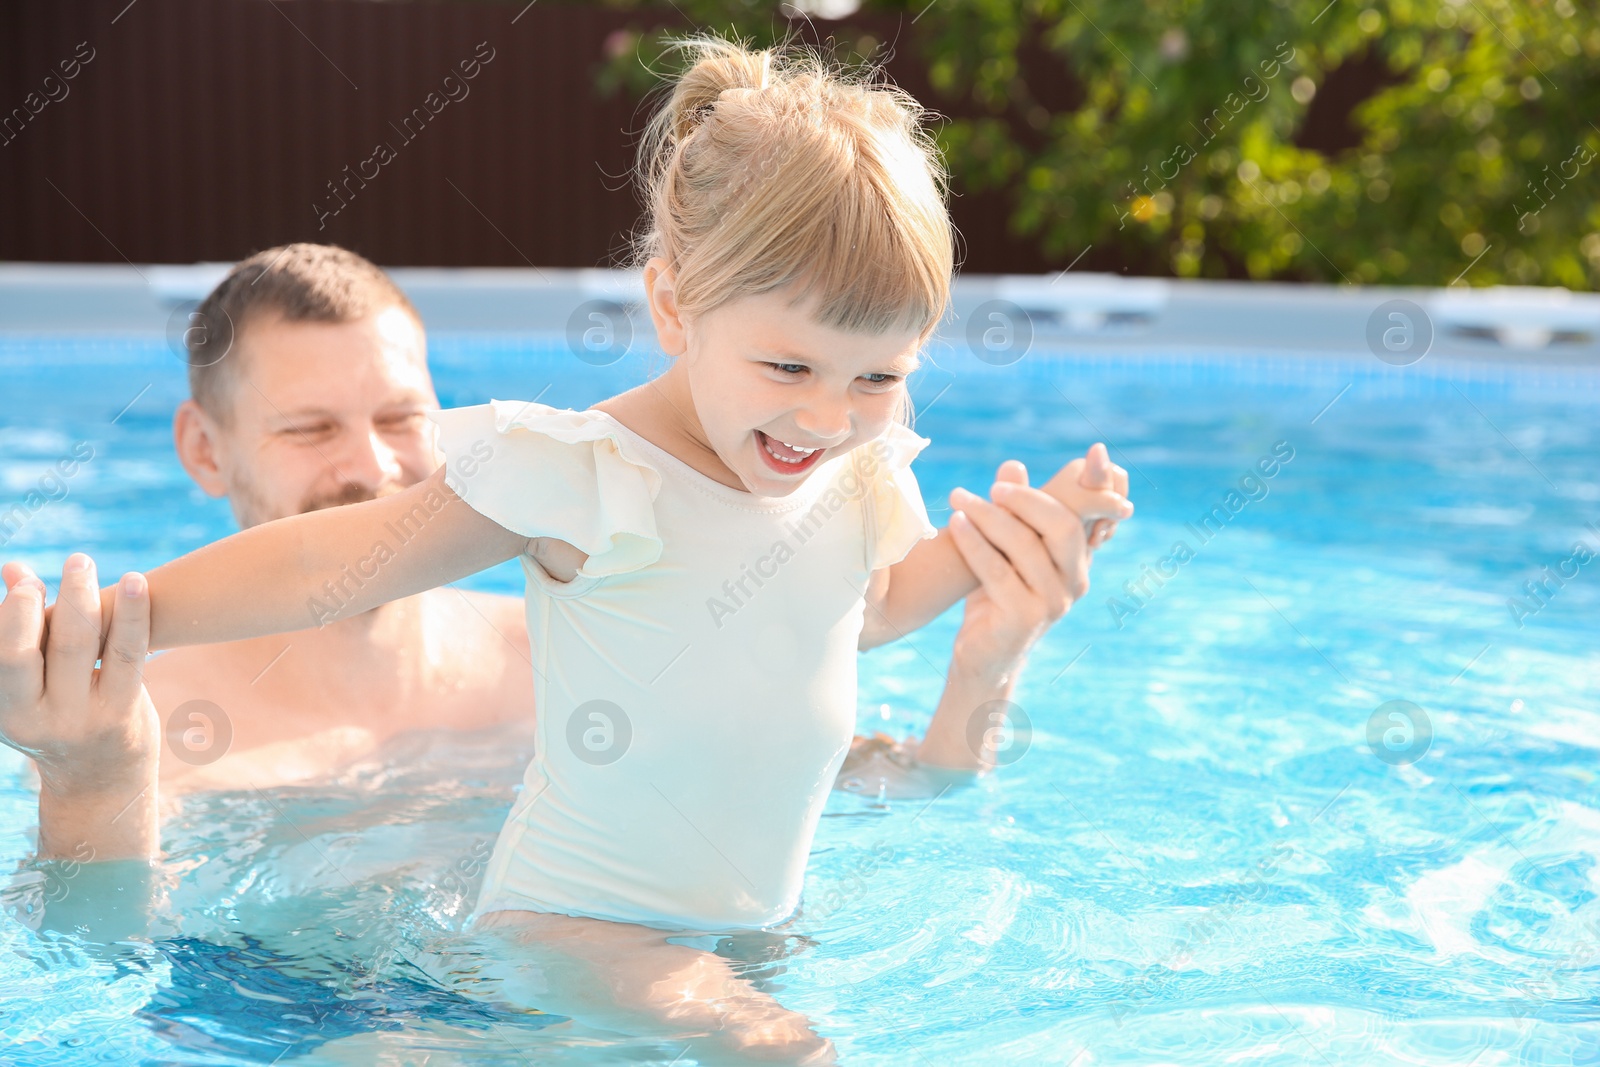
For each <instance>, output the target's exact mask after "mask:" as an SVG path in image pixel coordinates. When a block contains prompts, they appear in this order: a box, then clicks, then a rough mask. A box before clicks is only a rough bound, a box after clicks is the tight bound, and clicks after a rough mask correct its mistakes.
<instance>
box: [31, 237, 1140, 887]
mask: <svg viewBox="0 0 1600 1067" xmlns="http://www.w3.org/2000/svg"><path fill="white" fill-rule="evenodd" d="M198 315H199V320H198V322H197V323H196V327H197V328H196V329H195V330H192V331H191V334H190V343H191V359H190V363H191V369H190V386H191V391H192V394H193V396H192V398H191V399H190V400H187V401H185V402H184V403H183V404H182V405H180V407H179V409H178V411H177V413H176V415H175V418H174V440H175V443H176V445H177V450H178V454H179V458H180V460H181V461H182V462H183V464H184V467H185V469H186V470H187V471H188V472H189V474H190V475H191V477H193V478H194V479H195V481H196V482H197V483H198V484H199V485H200V487H201V488H202V489H203V490H205V491H206V492H207V493H208V494H210V495H212V496H227V497H228V499H229V501H230V503H231V504H232V507H233V510H234V514H235V516H236V518H237V519H238V521H239V524H240V525H241V526H242V527H248V526H253V525H256V524H259V523H263V522H267V521H270V520H272V519H275V518H278V517H281V516H285V515H290V514H295V513H299V512H305V511H311V510H315V509H318V508H323V507H332V506H338V505H342V504H349V503H355V502H358V501H362V500H368V499H372V498H374V497H378V496H385V495H389V494H391V493H395V492H398V491H400V490H401V489H404V488H406V487H407V486H410V485H414V484H416V483H417V482H419V481H422V480H423V479H425V478H426V477H427V476H428V475H429V474H430V473H431V472H432V471H433V470H434V469H436V467H437V463H438V455H437V453H436V451H435V449H434V443H433V435H432V432H431V423H429V422H428V420H427V419H425V418H424V416H423V413H424V412H425V411H428V410H431V409H434V408H437V407H438V400H437V397H436V396H435V393H434V390H433V384H432V380H431V377H430V375H429V373H428V367H427V361H426V343H425V339H424V333H423V326H422V322H421V320H420V317H419V316H418V315H417V313H416V311H415V309H414V308H413V307H412V306H411V304H410V302H409V301H408V300H407V299H406V297H405V295H404V294H403V293H402V292H401V291H400V290H399V288H398V287H397V286H395V285H394V283H393V282H392V281H391V280H390V279H389V278H388V277H387V276H386V275H385V274H384V273H383V272H382V271H381V270H380V269H379V268H377V267H376V266H375V265H373V264H371V263H369V262H368V261H366V260H364V259H362V258H361V257H359V256H356V255H354V254H353V253H350V252H348V251H345V250H343V249H339V248H333V247H329V246H320V245H308V244H299V245H290V246H287V247H285V248H279V249H269V250H267V251H265V252H262V253H259V254H257V255H255V256H252V257H250V258H249V259H247V260H245V261H243V262H242V263H240V264H239V265H238V266H236V267H235V268H234V270H233V271H232V272H231V273H230V274H229V276H228V277H227V278H226V279H225V280H224V281H223V282H222V283H221V284H220V285H219V286H218V287H217V289H216V290H215V291H214V292H213V293H212V294H211V295H210V296H209V297H207V299H206V301H205V302H204V303H203V304H202V305H201V308H200V309H199V312H198ZM219 349H220V350H221V351H220V352H219V351H218V350H219ZM1088 469H1089V472H1090V473H1089V477H1088V479H1086V484H1088V483H1089V482H1091V481H1093V480H1094V479H1096V478H1099V479H1101V480H1100V481H1098V482H1096V483H1095V484H1100V485H1103V486H1105V487H1107V488H1109V487H1111V486H1113V485H1115V486H1116V488H1117V489H1118V491H1119V492H1121V493H1125V492H1126V482H1125V481H1120V480H1119V479H1125V477H1126V475H1125V474H1123V473H1122V472H1121V471H1120V470H1119V469H1117V468H1115V467H1112V466H1111V465H1110V464H1109V461H1108V460H1107V459H1106V458H1105V455H1104V450H1103V449H1099V448H1097V449H1096V450H1092V451H1091V457H1090V460H1089V466H1088ZM1000 477H1001V478H1002V479H1004V480H1009V481H1021V482H1023V483H1024V484H1025V483H1026V472H1025V471H1023V470H1022V468H1021V465H1020V464H1018V463H1016V462H1015V461H1008V462H1007V464H1005V465H1003V466H1002V468H1001V472H1000ZM963 506H964V508H965V509H966V510H967V512H968V513H969V514H970V515H971V516H972V517H973V519H974V522H975V523H976V526H977V529H978V531H979V533H981V536H979V537H977V538H976V539H975V541H974V542H973V544H972V545H971V546H969V548H968V549H967V550H965V554H966V555H967V557H968V558H967V562H968V564H969V565H970V566H972V568H973V570H974V572H975V573H977V574H978V575H979V576H980V578H983V579H984V586H983V588H981V589H980V590H978V591H977V592H975V593H973V594H972V595H971V597H969V600H968V604H967V609H968V610H967V613H966V616H965V618H964V623H963V627H962V631H961V634H960V636H959V637H958V639H957V642H956V650H957V655H956V656H955V657H954V658H953V661H952V664H951V669H950V673H949V677H948V680H947V689H946V693H945V697H944V699H945V700H947V701H962V702H964V705H965V706H968V707H977V706H979V705H980V704H983V703H984V702H986V701H989V700H993V699H1003V698H1005V697H1008V696H1009V695H1010V693H1011V690H1012V688H1013V686H1014V685H1015V682H1016V677H1017V674H1018V672H1019V670H1020V667H1021V665H1022V661H1023V659H1024V657H1025V653H1026V651H1027V649H1028V648H1030V647H1031V646H1032V644H1033V643H1034V642H1035V641H1036V640H1037V639H1038V637H1039V636H1041V635H1042V634H1043V633H1044V631H1045V630H1046V629H1048V628H1049V626H1050V625H1051V624H1053V623H1054V622H1055V621H1056V620H1057V619H1059V618H1060V617H1061V615H1062V614H1064V613H1065V611H1066V610H1067V608H1068V607H1069V606H1070V604H1071V603H1072V601H1073V600H1076V599H1077V598H1078V597H1081V596H1082V595H1083V592H1084V591H1085V590H1086V588H1087V568H1088V558H1089V557H1088V551H1089V548H1090V547H1092V544H1098V543H1100V542H1101V541H1103V540H1104V537H1105V536H1106V535H1108V534H1109V530H1105V531H1103V532H1101V533H1100V534H1098V535H1097V536H1094V537H1093V538H1091V539H1090V542H1085V533H1084V530H1083V526H1082V523H1081V522H1080V521H1079V520H1078V518H1077V516H1075V515H1073V513H1072V512H1070V511H1068V510H1067V509H1065V508H1064V507H1062V506H1061V505H1059V504H1058V503H1056V502H1055V501H1054V500H1052V499H1051V498H1050V497H1048V496H1047V495H1045V494H1044V493H1042V492H1038V491H1034V492H1031V493H1029V494H1027V499H1026V500H1025V501H1022V502H1021V503H1020V505H1019V504H1008V507H1006V508H1002V507H1000V506H999V505H996V504H992V503H989V502H986V501H983V500H981V499H974V500H972V501H971V502H964V504H963ZM1010 509H1016V510H1017V511H1019V512H1021V517H1020V518H1019V517H1018V515H1017V514H1013V511H1012V510H1010ZM985 539H987V541H985ZM997 546H998V547H997ZM4 577H5V585H6V588H7V590H8V595H7V598H6V603H5V604H3V605H0V739H4V740H7V741H8V742H9V743H11V744H13V745H14V746H15V747H19V748H22V749H23V750H24V751H28V752H29V753H30V755H34V756H35V760H36V764H37V766H38V767H39V769H40V774H41V791H40V830H39V856H40V858H66V859H73V858H77V859H83V858H87V855H93V856H96V857H99V858H117V857H134V858H148V857H151V856H153V855H155V854H156V853H157V852H158V851H159V834H158V830H157V822H158V816H157V807H156V796H155V794H156V792H157V791H156V790H153V789H149V788H147V786H148V783H149V781H150V780H151V778H152V777H153V776H154V775H155V773H156V771H157V768H158V770H159V781H160V785H161V787H162V788H163V789H165V790H166V791H167V792H173V791H182V790H187V789H194V788H208V787H229V788H238V787H239V786H241V785H245V786H254V787H268V786H272V785H276V784H282V783H285V782H290V781H295V780H300V779H308V778H314V777H317V776H321V775H324V774H326V773H328V772H329V771H331V770H332V769H334V768H335V767H337V766H339V765H340V764H342V763H345V762H347V761H349V760H351V759H354V758H357V757H360V756H362V755H364V754H366V753H369V752H371V751H373V750H374V749H376V748H377V747H378V746H380V745H381V744H382V743H384V742H385V741H387V740H388V739H390V738H392V737H394V736H396V735H398V734H401V733H404V732H407V731H412V730H419V729H429V728H452V729H460V730H472V729H480V728H488V727H492V726H496V725H500V724H505V723H511V722H528V721H529V719H530V716H529V711H530V709H532V708H533V685H532V669H531V665H530V660H529V653H528V647H527V644H528V638H527V630H526V621H525V614H524V610H523V605H522V602H521V601H520V600H519V599H518V598H514V597H502V596H487V595H483V594H473V593H464V592H461V591H457V590H452V589H440V590H434V591H430V592H427V593H423V594H420V595H418V596H414V597H410V598H408V599H405V600H400V601H396V602H394V603H392V604H388V605H385V606H384V607H382V608H378V609H376V610H373V611H369V612H367V613H365V614H362V615H359V616H356V617H353V618H350V619H346V620H341V621H338V622H333V623H330V624H328V625H326V626H324V627H321V628H318V629H313V630H305V631H301V632H299V633H295V634H289V635H284V636H280V637H275V638H267V639H263V640H248V641H239V642H233V643H229V644H217V645H200V646H190V647H185V648H179V649H176V650H174V651H171V652H168V653H165V654H163V655H161V656H158V657H156V658H155V659H153V660H151V661H150V662H149V663H148V664H143V667H142V672H143V673H142V677H141V674H140V665H141V664H142V663H143V657H144V647H145V643H146V641H147V637H148V633H147V630H145V627H146V626H147V619H146V617H145V615H144V613H143V610H142V609H143V608H144V607H147V601H146V600H145V598H144V597H143V595H142V592H141V593H140V595H138V596H136V597H130V598H128V599H126V600H119V602H118V610H117V611H115V612H114V613H113V617H112V618H111V620H110V621H109V626H108V628H107V630H106V631H105V633H104V635H103V636H102V632H101V627H100V625H99V620H97V619H92V618H89V617H86V616H85V615H84V614H83V613H76V612H72V611H61V610H59V609H58V610H57V611H56V613H55V621H54V624H53V625H52V626H51V627H50V634H49V639H48V642H47V643H46V644H45V645H43V646H41V643H40V641H39V637H38V629H37V627H38V616H37V613H36V611H37V609H39V608H42V606H43V596H42V590H41V591H40V592H39V594H38V595H37V601H35V600H34V599H33V598H32V597H30V596H23V597H18V596H16V595H15V592H14V591H15V590H16V589H17V588H18V586H19V585H24V586H26V585H28V584H29V583H36V582H37V579H35V578H33V576H32V575H31V574H30V573H29V572H28V571H27V570H26V568H23V567H21V566H19V565H16V564H10V565H7V567H6V569H5V576H4ZM96 581H97V579H96V576H95V574H94V569H93V563H92V561H91V560H89V558H88V557H87V556H84V555H81V554H75V555H74V556H72V557H70V558H69V559H68V561H67V566H66V568H65V569H64V572H63V576H62V583H63V589H64V590H67V589H69V588H72V587H76V586H80V585H81V586H85V587H87V588H90V589H92V588H95V586H96ZM135 584H136V586H137V587H138V588H139V589H141V590H142V584H140V583H138V582H137V581H136V582H135ZM24 601H26V603H24ZM124 607H126V609H127V610H123V608H124ZM30 627H31V632H32V635H33V636H32V639H31V640H30V639H29V632H30ZM102 643H103V646H104V651H103V653H102ZM97 657H101V658H103V661H104V667H103V669H101V670H99V671H98V672H97V671H96V670H95V667H94V664H95V660H96V658H97ZM174 723H175V724H176V728H174ZM163 727H165V728H166V730H167V737H166V745H165V747H166V749H167V752H166V753H161V751H160V749H161V748H162V747H163V746H162V745H161V744H160V743H159V741H158V740H157V739H156V738H155V736H154V735H155V734H158V733H160V732H161V731H162V729H163ZM130 730H135V731H143V732H144V734H146V735H149V736H142V737H138V738H130V737H129V736H128V732H129V731H130ZM230 738H231V741H230V740H229V739H230ZM934 740H936V741H938V742H939V743H942V744H944V745H946V746H949V745H952V744H959V743H960V739H949V738H942V739H934ZM875 748H876V749H877V750H878V751H874V749H875ZM881 749H882V746H881V744H879V745H876V746H875V745H873V744H871V743H869V744H866V745H858V758H856V759H854V760H853V761H852V763H851V764H850V768H851V770H853V771H855V772H856V773H858V774H859V773H860V768H859V767H858V766H857V765H858V764H859V763H861V762H862V761H863V760H870V759H871V758H873V757H874V756H875V755H881V754H882V753H881ZM130 751H138V752H141V753H145V755H144V756H143V757H141V758H138V759H133V758H129V757H128V755H127V753H129V752H130ZM163 757H164V758H163ZM152 763H154V764H156V765H157V766H154V767H153V766H151V765H150V764H152ZM86 846H87V850H86Z"/></svg>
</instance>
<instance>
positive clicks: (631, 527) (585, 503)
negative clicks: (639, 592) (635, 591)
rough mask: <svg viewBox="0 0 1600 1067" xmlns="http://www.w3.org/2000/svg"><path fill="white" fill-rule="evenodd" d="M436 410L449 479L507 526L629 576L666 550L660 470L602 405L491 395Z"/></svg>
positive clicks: (587, 571) (602, 570)
mask: <svg viewBox="0 0 1600 1067" xmlns="http://www.w3.org/2000/svg"><path fill="white" fill-rule="evenodd" d="M428 417H429V418H430V419H432V420H433V421H434V422H435V423H437V424H438V426H439V448H440V450H441V451H443V452H444V456H445V484H447V485H448V486H449V487H450V488H451V489H452V490H454V492H455V493H456V495H457V496H459V497H461V499H462V500H465V501H466V502H467V503H468V504H470V505H471V506H472V507H473V509H474V510H476V511H478V512H480V513H481V514H483V515H484V516H486V517H488V518H490V519H493V520H494V521H495V522H497V523H499V524H500V525H501V526H504V527H505V528H506V529H508V530H512V531H514V532H516V533H519V534H522V535H524V536H526V537H553V538H558V539H559V540H562V541H565V542H567V543H568V544H570V545H574V546H576V547H577V548H579V549H581V550H583V551H584V552H585V553H587V554H588V556H589V559H588V561H587V562H585V563H584V565H583V566H582V567H581V568H579V570H578V574H579V575H580V576H584V577H601V576H604V575H608V574H621V573H623V572H626V571H632V570H638V569H639V568H640V567H646V566H649V565H650V564H651V563H654V562H655V561H656V560H657V559H659V558H660V557H661V538H660V537H658V536H657V534H656V520H655V507H654V501H655V497H656V494H657V493H659V492H660V490H661V475H660V473H659V472H658V471H657V470H656V469H655V468H654V467H653V466H651V465H650V464H649V463H648V462H647V461H646V460H645V459H644V458H643V457H641V456H638V455H635V454H633V453H634V451H635V450H634V449H633V448H632V446H631V445H629V444H628V443H627V442H626V441H625V440H624V439H623V437H622V435H621V434H619V433H618V432H617V430H616V428H615V427H614V426H612V425H611V423H610V422H609V421H608V420H607V419H606V418H605V417H604V416H603V415H602V414H601V413H600V412H595V411H572V410H568V409H565V408H553V407H550V406H549V405H547V404H537V403H532V402H526V401H513V400H491V401H490V402H489V403H487V404H478V405H474V406H472V407H463V408H446V409H444V410H442V411H434V412H429V414H428Z"/></svg>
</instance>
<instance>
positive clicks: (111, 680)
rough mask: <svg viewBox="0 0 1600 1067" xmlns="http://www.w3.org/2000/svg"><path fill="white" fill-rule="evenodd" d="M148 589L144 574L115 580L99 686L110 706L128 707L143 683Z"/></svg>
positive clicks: (147, 620)
mask: <svg viewBox="0 0 1600 1067" xmlns="http://www.w3.org/2000/svg"><path fill="white" fill-rule="evenodd" d="M149 592H150V588H149V583H147V582H146V581H145V580H144V575H142V574H138V573H136V572H132V571H130V572H129V573H127V574H124V575H123V576H122V581H120V582H118V583H117V592H116V595H115V597H113V598H112V599H113V603H112V606H111V627H110V629H109V631H108V632H107V634H106V648H105V653H104V655H102V656H101V658H100V659H101V665H100V682H99V685H100V696H101V699H102V700H103V701H104V702H106V703H107V704H109V705H110V706H111V707H113V708H121V707H131V706H132V705H133V703H134V701H135V700H136V699H137V698H138V695H139V687H140V686H142V685H144V659H145V655H146V653H148V652H149V651H150V596H149Z"/></svg>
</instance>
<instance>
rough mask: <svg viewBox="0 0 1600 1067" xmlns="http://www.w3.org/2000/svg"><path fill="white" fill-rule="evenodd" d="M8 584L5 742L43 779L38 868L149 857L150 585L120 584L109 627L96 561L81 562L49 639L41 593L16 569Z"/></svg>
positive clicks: (2, 641) (1, 725) (65, 584)
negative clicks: (58, 861) (146, 678)
mask: <svg viewBox="0 0 1600 1067" xmlns="http://www.w3.org/2000/svg"><path fill="white" fill-rule="evenodd" d="M0 574H3V577H4V581H5V586H6V597H5V600H4V602H3V603H0V742H3V743H5V744H7V745H10V746H11V747H12V748H15V749H17V750H18V751H20V752H22V753H24V754H26V755H28V756H31V757H32V758H33V760H34V763H35V765H36V766H37V767H38V769H39V781H40V793H39V812H40V818H39V855H40V858H41V859H47V858H53V857H54V856H55V854H57V853H60V854H61V855H65V856H69V857H74V858H78V859H82V858H84V856H85V850H86V849H87V851H88V853H89V854H91V855H93V856H95V857H98V858H102V859H109V858H118V857H126V856H147V855H149V854H151V853H152V852H153V851H154V849H155V847H156V844H155V836H154V833H155V830H154V826H155V822H154V820H155V804H156V789H155V784H156V774H157V770H158V767H159V761H160V740H161V729H160V722H159V718H158V716H157V714H156V709H155V705H154V704H152V703H151V701H150V696H149V694H148V693H146V692H145V689H144V684H143V677H142V667H143V664H144V658H145V652H146V649H147V647H148V643H149V636H150V600H149V595H148V590H147V587H146V585H145V581H144V576H143V575H140V574H129V575H126V576H124V578H123V580H122V582H121V583H120V584H119V585H118V586H117V587H116V590H115V595H114V598H113V599H112V614H111V619H110V623H109V625H108V626H106V627H102V624H101V607H100V605H101V600H100V591H99V589H98V588H97V586H96V577H95V567H94V561H93V560H91V559H90V558H89V557H88V556H86V555H83V554H82V553H75V554H73V555H72V556H70V557H68V559H67V563H66V566H65V567H64V568H63V569H62V573H61V595H60V596H59V597H58V598H57V600H56V606H55V610H54V611H52V612H51V616H52V617H51V620H50V625H49V627H48V632H47V631H46V626H45V588H44V583H43V582H41V581H39V579H38V578H37V577H36V576H35V575H34V574H33V572H32V571H30V570H28V568H26V567H24V566H22V565H21V564H17V563H8V564H6V566H5V567H4V569H3V571H0ZM102 645H103V646H104V650H103V652H102ZM97 659H98V660H100V661H101V663H102V666H100V667H98V668H96V667H95V661H96V660H97Z"/></svg>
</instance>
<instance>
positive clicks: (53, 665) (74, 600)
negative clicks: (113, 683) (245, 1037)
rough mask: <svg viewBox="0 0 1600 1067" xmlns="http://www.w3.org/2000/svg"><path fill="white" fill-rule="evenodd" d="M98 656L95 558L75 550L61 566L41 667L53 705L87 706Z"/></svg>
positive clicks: (98, 614)
mask: <svg viewBox="0 0 1600 1067" xmlns="http://www.w3.org/2000/svg"><path fill="white" fill-rule="evenodd" d="M99 658H100V587H99V586H98V585H97V584H96V578H95V567H94V560H92V559H90V558H89V557H88V556H86V555H84V554H83V553H82V552H74V553H73V554H72V555H70V556H68V557H67V562H66V565H65V566H63V567H62V568H61V592H60V593H59V594H58V595H57V596H56V605H55V612H54V613H53V614H52V615H51V618H50V633H49V635H48V636H47V637H46V638H45V649H44V663H45V666H44V669H45V677H46V678H48V679H49V684H50V693H51V696H52V704H56V705H57V706H60V707H66V708H78V707H84V706H86V705H87V701H88V699H89V685H90V682H91V681H92V680H93V678H94V661H95V660H97V659H99ZM58 697H59V700H57V699H55V698H58Z"/></svg>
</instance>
